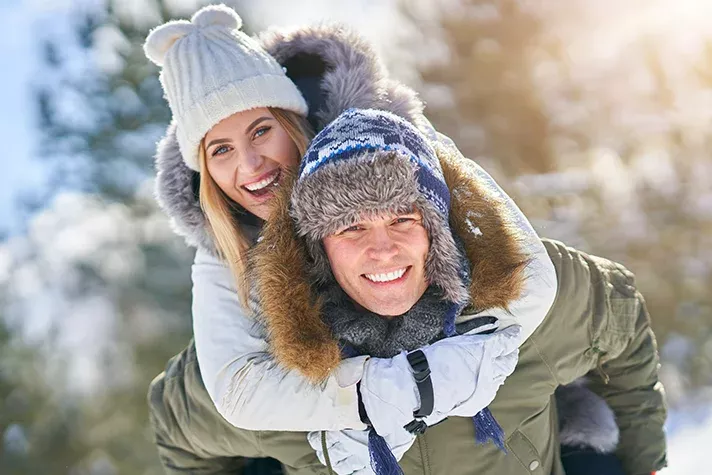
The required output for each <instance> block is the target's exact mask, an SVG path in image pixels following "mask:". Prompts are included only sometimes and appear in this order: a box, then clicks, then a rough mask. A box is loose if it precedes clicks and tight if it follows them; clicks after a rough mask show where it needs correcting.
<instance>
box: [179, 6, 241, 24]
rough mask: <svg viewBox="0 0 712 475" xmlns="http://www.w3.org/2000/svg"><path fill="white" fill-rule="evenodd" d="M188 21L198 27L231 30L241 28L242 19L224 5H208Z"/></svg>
mask: <svg viewBox="0 0 712 475" xmlns="http://www.w3.org/2000/svg"><path fill="white" fill-rule="evenodd" d="M190 21H191V22H192V23H193V24H194V25H196V26H199V27H203V28H204V27H206V26H213V25H220V26H224V27H226V28H230V29H232V30H239V29H240V28H242V18H240V15H238V14H237V12H235V10H233V9H232V8H230V7H227V6H225V5H209V6H207V7H205V8H201V9H200V10H198V11H197V12H196V13H195V15H193V18H191V19H190Z"/></svg>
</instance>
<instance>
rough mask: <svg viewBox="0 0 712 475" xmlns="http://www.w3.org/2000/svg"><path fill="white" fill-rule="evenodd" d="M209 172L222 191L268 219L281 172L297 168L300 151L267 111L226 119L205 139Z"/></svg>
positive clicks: (251, 112)
mask: <svg viewBox="0 0 712 475" xmlns="http://www.w3.org/2000/svg"><path fill="white" fill-rule="evenodd" d="M204 144H205V161H206V163H207V168H208V173H210V176H211V177H212V178H213V180H215V183H217V185H218V186H219V187H220V189H221V190H222V191H223V192H225V194H226V195H227V196H229V197H230V198H231V199H232V200H233V201H235V202H236V203H238V204H240V205H242V207H244V208H245V209H246V210H247V211H249V212H250V213H252V214H254V215H256V216H258V217H260V218H262V219H267V218H268V217H269V207H268V201H269V200H270V199H271V198H272V196H273V193H274V190H275V187H276V186H277V185H278V184H279V181H280V179H281V177H282V170H284V169H285V168H293V167H296V166H297V164H298V163H299V158H300V157H299V151H298V149H297V146H296V144H295V143H294V141H293V140H292V139H291V137H290V136H289V135H288V134H287V131H286V130H285V129H284V128H283V127H282V125H281V124H280V123H279V122H278V121H277V119H275V118H274V116H273V115H272V114H271V113H270V111H269V109H267V108H264V107H262V108H258V109H250V110H246V111H242V112H238V113H237V114H233V115H231V116H230V117H228V118H226V119H223V120H222V121H221V122H219V123H218V124H217V125H215V127H213V128H212V129H211V130H210V131H209V132H208V133H207V134H206V135H205V139H204Z"/></svg>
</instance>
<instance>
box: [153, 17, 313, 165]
mask: <svg viewBox="0 0 712 475" xmlns="http://www.w3.org/2000/svg"><path fill="white" fill-rule="evenodd" d="M241 27H242V19H241V18H240V17H239V15H238V14H237V13H235V11H234V10H233V9H231V8H229V7H227V6H225V5H211V6H207V7H205V8H201V9H200V10H198V11H197V12H196V13H195V15H193V18H191V20H190V21H186V20H178V21H169V22H167V23H165V24H163V25H161V26H159V27H156V28H154V29H153V30H152V31H151V32H150V33H149V34H148V37H147V38H146V43H145V44H144V51H145V53H146V56H147V57H148V58H149V59H150V60H151V61H153V62H154V63H156V64H157V65H158V66H161V67H162V70H161V74H160V79H161V84H162V85H163V91H164V93H165V97H166V100H167V101H168V105H169V106H170V108H171V112H172V113H173V119H174V120H175V121H176V135H177V138H178V144H179V145H180V150H181V153H182V155H183V159H184V160H185V163H186V164H187V165H188V166H189V167H190V168H192V169H193V170H196V171H199V168H200V167H199V164H198V147H199V145H200V141H201V140H202V139H203V137H205V134H206V133H208V131H209V130H210V129H212V128H213V127H214V126H215V125H216V124H217V123H218V122H220V121H221V120H223V119H225V118H227V117H229V116H231V115H232V114H235V113H237V112H241V111H244V110H248V109H254V108H256V107H276V108H280V109H286V110H291V111H294V112H296V113H298V114H301V115H304V116H306V115H307V103H306V101H305V100H304V97H302V95H301V93H300V92H299V89H297V87H296V86H295V85H294V83H293V82H292V81H291V80H290V79H289V78H288V77H287V75H286V74H285V72H284V70H283V69H282V67H281V66H280V65H279V63H277V61H276V60H275V59H274V58H273V57H272V56H270V55H269V54H267V53H266V52H265V51H264V50H263V49H262V48H261V47H260V45H259V44H257V42H256V41H255V40H253V39H252V38H250V37H249V36H247V35H246V34H245V33H243V32H241V31H240V28H241Z"/></svg>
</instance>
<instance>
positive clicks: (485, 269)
mask: <svg viewBox="0 0 712 475" xmlns="http://www.w3.org/2000/svg"><path fill="white" fill-rule="evenodd" d="M436 151H437V152H438V158H439V159H440V163H441V164H442V167H443V172H444V174H445V181H446V182H447V184H448V188H449V189H451V190H458V193H457V195H455V194H453V196H452V198H453V202H452V207H451V210H450V221H451V226H452V228H453V229H454V230H455V233H456V234H457V235H458V237H459V238H460V239H461V240H462V241H463V242H464V245H465V250H466V254H467V256H468V258H469V259H470V264H471V269H472V274H473V275H472V277H473V280H472V285H471V286H470V298H471V300H472V302H474V303H475V305H476V306H477V307H478V308H480V307H481V308H483V309H484V308H491V307H502V308H507V305H508V304H509V303H511V302H512V301H514V300H515V299H517V298H518V297H519V295H520V293H521V289H522V287H523V282H524V269H525V266H526V264H527V262H528V261H527V256H526V253H525V251H524V249H523V247H522V245H521V243H520V239H521V238H520V235H519V234H520V233H519V231H518V226H517V223H516V222H515V221H514V220H513V218H512V217H511V216H510V214H509V213H508V211H507V208H506V205H505V204H504V203H503V202H502V201H501V200H499V199H498V197H497V196H495V195H493V193H491V191H490V189H489V188H488V187H487V184H486V183H483V182H482V181H481V180H479V179H478V178H477V176H473V175H472V174H471V171H470V170H469V168H468V162H469V161H468V160H467V159H465V158H458V157H455V156H452V154H451V152H449V151H448V150H446V149H444V148H437V149H436ZM293 185H294V181H293V179H291V180H290V181H285V182H284V183H283V184H282V186H280V190H279V191H278V192H277V195H276V197H275V199H273V200H272V211H271V212H272V214H271V215H270V220H269V221H268V222H267V223H266V224H265V226H264V228H263V232H262V240H261V242H259V243H258V244H257V245H256V246H255V247H254V248H253V252H252V253H251V264H252V267H251V269H252V270H253V271H254V279H255V284H256V286H257V293H258V295H259V299H260V301H261V304H262V307H263V318H264V324H265V327H266V328H267V331H268V335H269V339H270V343H271V345H272V352H273V354H274V356H275V359H276V360H277V361H278V363H280V364H281V365H282V366H283V367H284V368H286V369H289V370H296V371H299V372H301V373H302V374H304V375H305V376H307V377H308V378H309V379H310V380H311V381H313V382H319V381H322V380H323V379H325V378H326V377H328V376H329V374H330V373H331V371H332V370H333V368H335V367H336V365H338V364H339V361H340V359H341V356H340V352H339V347H338V343H337V341H336V340H335V339H334V338H333V336H332V335H331V333H330V331H329V329H328V328H327V327H326V325H324V323H323V321H322V320H321V314H322V312H321V302H320V301H319V300H318V299H317V298H316V297H315V295H314V294H313V291H312V288H311V286H310V285H309V281H310V278H309V271H310V268H309V266H310V264H309V257H308V256H309V252H308V250H307V245H306V242H305V240H304V239H303V238H300V237H298V236H297V233H296V231H295V227H294V221H293V220H292V217H291V216H290V214H289V211H288V203H289V199H290V196H291V192H292V189H293ZM470 212H475V213H477V216H478V218H477V221H476V225H477V226H478V227H479V229H480V230H481V235H480V234H477V233H472V232H471V231H470V226H469V225H468V219H469V220H470V225H471V224H473V222H472V221H473V217H472V215H471V214H470ZM484 236H487V238H486V239H482V238H483V237H484Z"/></svg>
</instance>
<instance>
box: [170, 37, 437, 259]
mask: <svg viewBox="0 0 712 475" xmlns="http://www.w3.org/2000/svg"><path fill="white" fill-rule="evenodd" d="M258 40H259V42H260V43H261V44H262V46H263V47H264V48H265V49H266V50H267V51H268V52H269V53H270V54H271V55H272V56H274V57H275V58H276V59H277V61H278V62H279V63H280V64H281V65H282V66H284V67H286V68H287V75H288V76H289V77H290V79H292V80H293V81H294V82H295V83H296V84H297V86H298V87H299V89H300V90H301V92H302V94H303V95H304V97H305V99H306V101H307V103H308V105H309V117H308V118H309V121H310V123H311V124H312V126H313V127H314V128H315V129H316V130H317V131H319V130H321V129H322V128H323V127H324V126H325V125H326V124H328V123H329V122H331V121H332V120H333V119H335V118H336V117H337V116H338V115H339V114H341V112H343V111H344V110H346V109H348V108H351V107H356V108H372V109H380V110H386V111H389V112H393V113H394V114H396V115H399V116H401V117H403V118H404V119H406V120H408V121H410V122H413V123H421V122H422V121H423V117H422V111H423V104H422V102H421V101H420V100H419V99H418V98H417V95H416V93H415V92H414V91H413V90H412V89H410V88H408V87H406V86H404V85H402V84H401V83H399V82H397V81H395V80H393V79H391V78H389V77H388V75H387V73H386V71H385V69H384V67H383V66H382V64H381V62H380V60H379V59H378V57H377V55H376V53H375V52H374V51H373V48H372V47H371V46H370V45H369V44H368V43H367V42H366V41H365V40H364V39H363V38H362V37H360V36H359V35H358V34H356V33H354V32H353V31H350V30H349V29H347V28H346V27H342V26H314V27H304V28H299V29H295V30H291V31H278V30H270V31H267V32H266V33H264V34H262V35H261V36H260V37H259V38H258ZM156 171H157V176H156V198H157V200H158V203H159V205H160V206H161V208H163V210H164V211H165V212H166V213H167V214H168V216H169V217H170V218H171V224H172V226H173V229H174V230H175V231H176V232H177V233H178V234H179V235H181V236H183V237H184V238H185V239H186V242H187V243H188V245H190V246H195V247H202V248H205V249H207V250H208V251H210V252H212V253H215V245H214V243H213V240H212V237H211V236H210V234H209V233H208V228H207V224H206V221H205V216H204V214H203V212H202V210H201V209H200V204H199V202H198V183H199V179H198V173H197V172H195V171H193V170H191V169H190V168H188V166H187V165H185V163H183V157H182V156H181V153H180V150H179V148H178V141H177V138H176V126H175V124H171V125H170V126H169V127H168V130H167V132H166V135H165V136H164V137H163V139H162V140H161V141H160V142H159V144H158V149H157V152H156Z"/></svg>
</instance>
